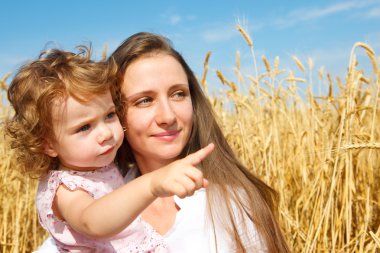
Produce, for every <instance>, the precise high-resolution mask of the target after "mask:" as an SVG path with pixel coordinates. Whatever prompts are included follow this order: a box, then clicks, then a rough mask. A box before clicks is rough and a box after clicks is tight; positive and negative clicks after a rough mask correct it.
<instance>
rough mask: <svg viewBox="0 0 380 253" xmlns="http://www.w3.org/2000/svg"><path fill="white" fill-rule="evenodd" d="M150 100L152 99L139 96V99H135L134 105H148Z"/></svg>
mask: <svg viewBox="0 0 380 253" xmlns="http://www.w3.org/2000/svg"><path fill="white" fill-rule="evenodd" d="M152 101H153V99H152V98H149V97H145V98H141V99H139V100H137V101H136V103H135V105H136V106H147V105H149V104H150V103H151V102H152Z"/></svg>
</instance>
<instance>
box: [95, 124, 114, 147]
mask: <svg viewBox="0 0 380 253" xmlns="http://www.w3.org/2000/svg"><path fill="white" fill-rule="evenodd" d="M99 127H100V131H99V134H98V137H97V141H98V143H99V144H102V143H103V142H105V141H107V140H109V139H111V138H112V136H113V133H112V130H111V128H109V127H108V126H107V125H101V126H99Z"/></svg>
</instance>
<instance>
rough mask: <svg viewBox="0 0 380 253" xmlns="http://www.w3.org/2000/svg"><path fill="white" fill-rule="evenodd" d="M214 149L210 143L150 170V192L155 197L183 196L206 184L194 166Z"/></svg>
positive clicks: (201, 174) (191, 193)
mask: <svg viewBox="0 0 380 253" xmlns="http://www.w3.org/2000/svg"><path fill="white" fill-rule="evenodd" d="M213 150H214V144H213V143H211V144H209V145H207V146H206V147H204V148H202V149H200V150H198V151H197V152H195V153H193V154H190V155H188V156H186V157H185V158H183V159H180V160H178V161H175V162H172V163H171V164H169V165H167V166H165V167H163V168H161V169H159V170H156V171H154V172H151V175H150V176H151V184H150V186H151V192H152V194H153V195H154V196H156V197H168V196H173V195H177V196H178V197H180V198H185V197H188V196H191V195H193V194H194V192H195V191H196V190H198V189H200V188H202V187H206V186H207V185H208V181H207V180H206V179H204V178H203V173H202V172H201V171H200V170H199V169H197V168H196V167H195V166H196V165H198V164H199V163H200V162H201V161H203V160H204V159H205V158H206V157H207V156H208V155H209V154H211V152H212V151H213Z"/></svg>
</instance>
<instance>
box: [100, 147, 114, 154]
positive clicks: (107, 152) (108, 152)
mask: <svg viewBox="0 0 380 253" xmlns="http://www.w3.org/2000/svg"><path fill="white" fill-rule="evenodd" d="M113 149H114V147H112V148H109V149H107V150H106V151H105V152H103V153H101V154H100V155H108V154H110V153H112V151H113Z"/></svg>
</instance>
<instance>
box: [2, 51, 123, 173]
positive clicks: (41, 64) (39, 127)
mask: <svg viewBox="0 0 380 253" xmlns="http://www.w3.org/2000/svg"><path fill="white" fill-rule="evenodd" d="M90 58H91V48H89V47H86V46H79V47H78V53H72V52H67V51H63V50H59V49H50V50H47V51H44V52H42V53H41V54H40V56H39V58H38V59H37V60H34V61H32V62H29V63H27V64H25V65H23V66H22V67H21V68H20V69H19V71H18V72H17V73H16V75H15V77H14V79H13V80H12V82H11V84H10V87H9V89H8V100H9V101H10V103H11V105H12V107H13V109H14V112H15V114H14V116H13V117H12V118H11V119H9V120H8V121H6V122H5V133H6V135H7V136H9V137H10V138H9V141H10V145H11V148H12V149H14V152H15V156H16V158H17V163H18V164H19V165H20V168H22V170H23V171H25V172H28V173H29V174H30V175H31V176H41V175H43V174H44V173H46V172H47V171H49V170H51V169H56V168H57V165H58V160H57V158H52V157H50V156H48V155H46V154H45V152H44V150H45V145H46V140H49V141H55V140H56V138H55V135H54V131H53V122H52V105H53V104H54V102H56V101H57V100H60V101H64V100H65V99H66V98H67V97H68V96H71V97H73V98H75V99H76V100H78V101H80V102H84V103H85V102H88V101H90V100H91V98H92V97H93V96H96V95H101V94H104V93H105V92H107V91H109V90H110V91H111V94H112V96H113V99H114V102H115V104H118V103H119V102H118V101H119V100H120V99H119V98H118V96H116V94H115V91H114V87H116V85H115V82H116V81H117V75H116V74H117V67H116V64H114V63H113V62H107V63H106V62H103V61H101V62H94V61H92V60H91V59H90Z"/></svg>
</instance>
